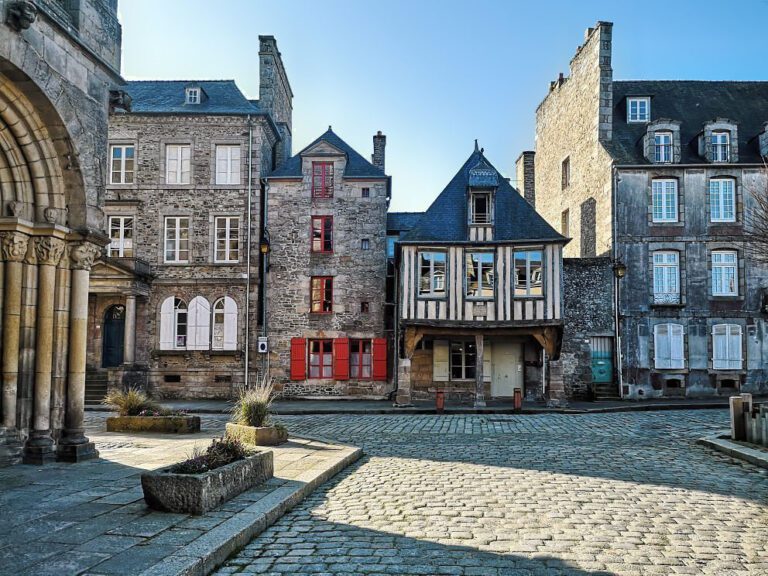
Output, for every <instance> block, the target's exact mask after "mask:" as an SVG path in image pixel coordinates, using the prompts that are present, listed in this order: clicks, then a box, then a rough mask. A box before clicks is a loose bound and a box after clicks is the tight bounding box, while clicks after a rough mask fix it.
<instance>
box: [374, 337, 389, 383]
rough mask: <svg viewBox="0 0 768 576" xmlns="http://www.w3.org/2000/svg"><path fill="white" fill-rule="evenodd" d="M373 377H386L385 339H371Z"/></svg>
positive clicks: (377, 378) (380, 378)
mask: <svg viewBox="0 0 768 576" xmlns="http://www.w3.org/2000/svg"><path fill="white" fill-rule="evenodd" d="M372 352H373V379H374V380H386V379H387V339H386V338H374V339H373V348H372Z"/></svg>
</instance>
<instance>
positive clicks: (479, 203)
mask: <svg viewBox="0 0 768 576" xmlns="http://www.w3.org/2000/svg"><path fill="white" fill-rule="evenodd" d="M471 205H472V219H471V223H472V224H490V223H491V195H490V194H488V193H487V192H483V193H473V194H472V199H471Z"/></svg>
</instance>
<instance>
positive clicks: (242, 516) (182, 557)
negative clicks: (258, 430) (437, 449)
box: [140, 436, 363, 576]
mask: <svg viewBox="0 0 768 576" xmlns="http://www.w3.org/2000/svg"><path fill="white" fill-rule="evenodd" d="M301 438H304V439H307V440H314V438H310V437H307V436H302V437H301ZM333 445H334V446H342V447H343V448H348V449H351V450H352V451H351V452H350V453H349V454H347V455H346V456H344V458H342V459H341V460H339V461H338V462H336V463H335V464H333V466H331V467H330V468H327V469H325V470H323V471H321V472H319V473H318V472H317V471H312V470H308V471H307V472H305V473H304V474H303V475H302V476H300V477H299V480H290V481H288V482H286V483H285V484H284V485H283V486H280V487H279V488H277V489H276V490H274V491H272V492H270V493H269V494H268V495H266V496H265V497H264V498H262V499H261V500H259V501H257V502H254V503H253V504H251V505H250V506H248V507H247V508H246V509H245V510H243V511H242V512H239V513H238V514H236V515H235V516H233V517H232V518H230V519H229V520H226V521H225V522H223V523H222V524H220V525H218V526H216V527H215V528H214V529H212V530H209V531H208V532H207V533H206V534H204V535H203V536H201V537H200V538H198V539H197V540H195V541H194V542H191V543H190V544H187V545H186V546H184V547H182V548H180V549H179V550H178V551H177V552H174V553H173V554H171V555H170V556H168V557H166V558H164V559H163V561H162V562H158V563H157V564H155V565H154V566H151V567H150V568H148V569H146V570H144V571H143V572H141V573H140V576H206V575H207V574H210V573H211V572H213V571H214V570H215V569H216V568H217V567H219V566H220V565H221V564H223V563H224V561H226V559H227V558H229V557H230V556H231V555H232V554H234V553H235V552H237V551H238V550H240V549H242V548H243V547H244V546H246V545H247V544H248V543H249V542H250V541H251V540H252V539H253V538H254V537H256V536H258V535H259V534H261V533H262V532H263V531H264V530H266V529H267V528H269V527H270V526H272V524H274V523H275V522H277V520H279V519H280V518H281V517H282V516H283V515H284V514H285V513H286V512H288V511H289V510H291V509H292V508H293V507H294V506H296V505H297V504H299V503H300V502H302V501H303V500H304V499H305V498H306V497H307V496H308V495H309V494H311V493H312V492H313V491H314V490H315V488H317V487H318V486H320V485H321V484H323V483H325V482H327V481H328V480H330V479H331V478H333V477H334V476H335V475H336V474H338V473H339V472H341V471H342V470H344V469H345V468H346V467H347V466H349V465H351V464H353V463H354V462H356V461H357V460H359V459H360V458H361V457H362V455H363V451H362V450H361V449H360V448H356V447H353V446H344V445H340V444H338V443H333Z"/></svg>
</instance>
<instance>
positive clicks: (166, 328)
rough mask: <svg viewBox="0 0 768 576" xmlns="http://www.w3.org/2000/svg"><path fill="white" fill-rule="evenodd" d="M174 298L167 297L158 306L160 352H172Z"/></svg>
mask: <svg viewBox="0 0 768 576" xmlns="http://www.w3.org/2000/svg"><path fill="white" fill-rule="evenodd" d="M173 301H174V297H173V296H169V297H168V298H166V299H165V300H163V304H162V306H160V350H173V324H174V320H175V319H174V317H173V314H174V310H173Z"/></svg>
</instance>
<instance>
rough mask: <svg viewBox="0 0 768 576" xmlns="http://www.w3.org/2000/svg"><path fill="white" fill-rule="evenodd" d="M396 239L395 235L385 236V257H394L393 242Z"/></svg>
mask: <svg viewBox="0 0 768 576" xmlns="http://www.w3.org/2000/svg"><path fill="white" fill-rule="evenodd" d="M397 240H398V237H397V236H387V258H394V257H395V242H397Z"/></svg>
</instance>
